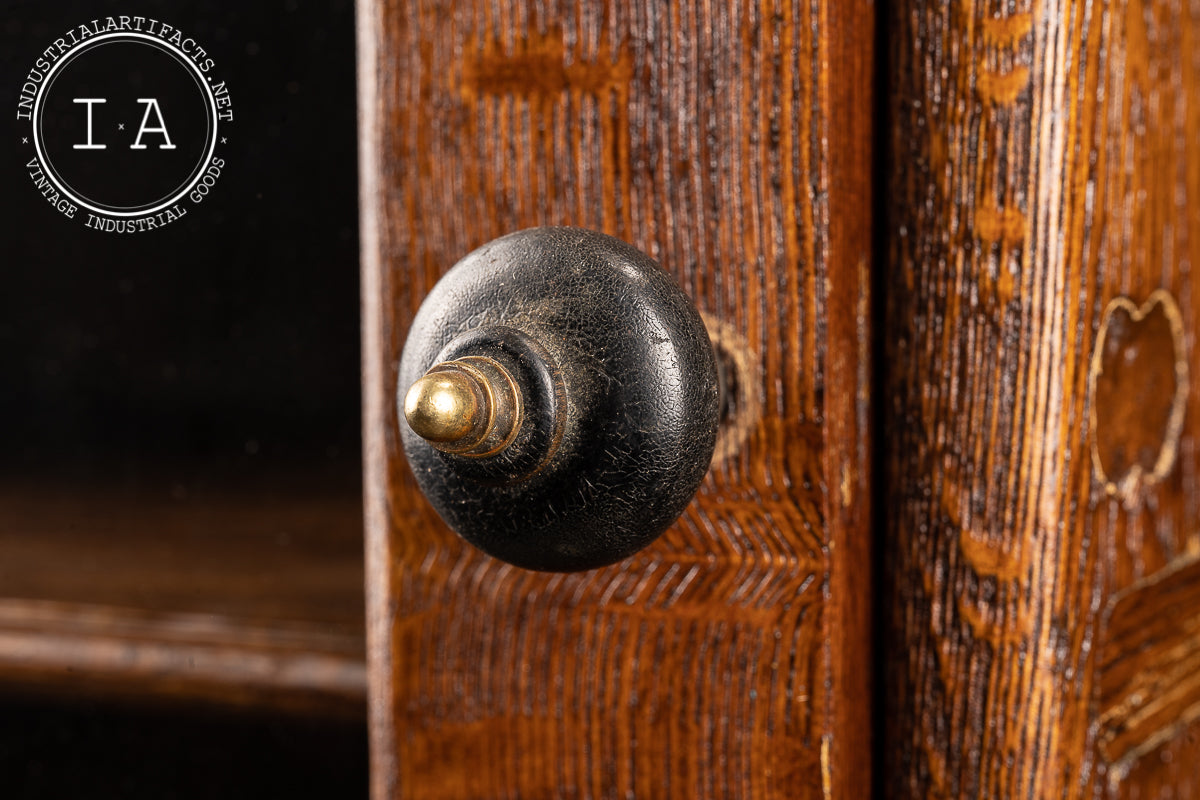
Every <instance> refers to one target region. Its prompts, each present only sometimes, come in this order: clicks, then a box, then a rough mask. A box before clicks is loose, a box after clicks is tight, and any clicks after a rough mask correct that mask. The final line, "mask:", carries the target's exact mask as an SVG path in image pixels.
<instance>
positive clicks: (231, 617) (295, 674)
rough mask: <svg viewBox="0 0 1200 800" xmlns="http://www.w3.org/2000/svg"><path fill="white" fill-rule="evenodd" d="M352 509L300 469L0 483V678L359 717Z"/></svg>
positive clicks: (357, 559)
mask: <svg viewBox="0 0 1200 800" xmlns="http://www.w3.org/2000/svg"><path fill="white" fill-rule="evenodd" d="M361 519H362V518H361V506H360V498H359V496H358V493H357V492H356V491H354V489H353V487H347V488H346V489H341V490H330V489H329V488H328V486H327V485H326V484H325V482H324V481H320V482H318V483H317V485H313V483H312V482H311V481H310V480H308V479H305V480H302V481H300V482H299V484H297V485H291V483H289V481H287V480H285V481H282V482H280V481H274V482H272V485H271V487H270V488H268V487H264V486H258V485H255V486H240V487H237V488H236V489H229V488H228V487H227V488H225V489H223V490H215V489H212V488H211V487H210V488H209V489H207V490H204V491H201V492H200V493H199V494H195V493H193V494H192V495H189V496H187V497H183V496H178V495H177V496H174V497H172V496H171V495H170V494H169V493H167V492H163V493H150V492H146V491H139V490H135V489H130V488H129V487H127V486H124V485H123V484H122V483H121V482H120V481H117V480H113V481H111V482H110V483H108V484H107V485H101V484H98V483H96V482H94V481H92V482H88V483H84V484H78V483H77V484H72V483H70V482H68V481H61V480H60V481H51V480H47V479H36V480H35V479H29V480H25V481H18V480H13V479H9V480H7V481H6V482H5V483H4V486H3V488H0V683H2V684H15V685H19V686H21V687H22V689H26V690H29V689H32V690H44V691H53V692H70V693H75V694H82V695H112V694H115V695H120V696H123V697H128V698H136V699H140V700H146V701H148V700H152V699H159V700H161V699H167V698H188V699H202V700H206V701H213V702H216V703H224V704H233V705H258V706H267V707H287V708H291V709H294V710H297V711H309V712H321V713H327V712H332V713H337V714H341V715H347V716H358V717H360V718H362V717H365V715H366V659H365V649H366V648H365V642H364V639H365V637H364V624H363V596H362V575H363V560H362V538H361V524H362V522H361Z"/></svg>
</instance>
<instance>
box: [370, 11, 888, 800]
mask: <svg viewBox="0 0 1200 800" xmlns="http://www.w3.org/2000/svg"><path fill="white" fill-rule="evenodd" d="M359 15H360V16H359V19H360V22H359V25H360V32H359V33H360V35H359V45H360V53H359V59H360V92H361V109H362V110H361V113H362V119H361V128H362V177H363V186H362V211H363V250H364V280H363V298H364V314H365V317H364V320H365V321H364V330H365V355H364V359H365V361H364V366H365V375H366V380H365V386H366V398H365V408H366V423H365V425H366V440H367V445H366V446H367V494H368V497H367V527H368V531H367V538H368V544H367V547H368V573H369V578H368V607H369V610H368V616H369V631H370V632H369V649H370V654H369V660H370V669H371V679H370V680H371V688H370V691H371V708H372V715H373V717H372V747H373V773H374V795H375V797H377V798H385V797H387V798H390V797H429V798H439V800H445V799H447V798H468V797H470V798H483V797H522V798H538V797H542V798H559V797H580V798H583V797H627V796H630V797H632V796H636V797H639V798H645V797H719V798H732V797H753V798H772V797H814V798H815V797H829V796H836V797H861V796H863V793H864V792H865V791H866V787H867V785H868V783H869V779H870V758H869V748H868V735H869V729H868V726H869V714H870V708H869V697H870V689H869V664H870V657H869V653H868V645H869V633H868V619H867V617H868V609H869V605H870V593H869V588H868V586H869V578H867V577H866V576H869V574H870V567H869V564H870V553H869V545H868V540H869V531H868V529H867V519H868V495H867V474H866V465H867V457H868V447H867V441H868V438H867V436H868V431H867V415H868V403H867V401H868V385H867V384H868V374H869V370H868V366H869V365H868V356H869V353H868V349H869V326H868V293H867V283H868V273H869V263H868V258H869V246H870V218H869V210H870V186H869V183H870V163H871V153H870V135H871V133H870V110H871V99H870V97H871V92H870V89H871V53H872V41H873V38H872V37H873V33H872V18H871V8H870V5H869V4H868V3H867V2H865V0H836V2H834V1H833V0H825V1H824V2H812V3H803V4H801V3H799V2H766V3H762V4H755V5H751V4H708V3H693V2H681V3H664V2H661V0H640V1H637V2H634V1H633V0H631V1H630V2H601V1H600V0H574V1H572V0H548V2H539V3H532V2H525V1H524V0H494V1H492V2H482V0H469V1H468V2H457V3H451V2H434V1H433V0H414V1H413V2H405V3H395V2H385V1H384V0H368V1H367V2H363V3H361V4H360V7H359ZM545 224H571V225H577V226H582V227H588V228H594V229H598V230H602V231H604V232H607V233H610V234H613V235H615V236H618V237H620V238H622V239H625V240H627V241H629V242H631V243H632V244H634V245H636V246H638V247H640V248H642V249H643V250H645V251H646V252H648V253H650V254H651V255H652V256H654V257H655V258H656V259H658V260H659V261H660V262H661V263H662V264H663V266H664V267H665V268H666V269H667V270H669V271H670V272H671V273H672V274H673V275H674V276H675V277H676V278H677V279H678V280H679V281H680V282H681V284H682V285H683V287H684V289H685V290H686V291H687V292H688V293H689V294H690V295H691V296H692V297H693V298H694V299H695V300H696V302H697V304H698V305H699V307H700V308H701V309H702V311H703V312H704V313H705V315H706V320H707V321H708V323H709V325H710V329H711V333H712V335H713V338H714V340H716V342H717V344H718V347H719V349H720V350H721V351H722V355H723V358H724V359H725V360H726V362H727V363H728V364H729V365H730V366H731V368H732V369H733V370H734V372H735V373H736V381H735V385H734V387H733V391H732V393H731V396H732V398H733V402H732V406H733V408H732V412H731V417H732V418H731V420H730V421H729V424H728V425H727V429H726V432H725V433H724V434H723V436H724V438H723V441H722V442H721V443H719V444H718V457H717V459H716V460H715V462H714V465H713V468H712V470H711V472H710V474H709V477H708V478H707V480H706V482H705V484H704V486H703V487H702V489H701V491H700V495H699V497H698V498H697V500H696V501H694V502H693V503H692V505H691V506H690V507H689V508H688V510H687V511H686V512H685V514H684V517H683V518H682V520H681V521H680V522H679V523H677V524H676V525H675V526H674V527H673V528H671V529H670V530H669V531H668V532H667V533H666V534H665V535H664V536H663V537H662V538H661V539H660V540H659V541H658V542H656V543H655V544H654V545H652V546H651V547H650V548H648V549H647V550H646V551H644V552H643V553H642V554H640V555H638V556H635V557H634V558H632V559H630V560H628V561H626V562H624V563H622V564H619V565H617V566H615V567H612V568H607V569H602V570H597V571H592V572H586V573H578V574H557V575H556V574H541V573H532V572H525V571H522V570H519V569H516V568H513V567H509V566H506V565H505V564H502V563H500V562H498V561H494V560H492V559H490V558H488V557H486V556H484V555H482V554H481V553H479V552H477V551H475V550H473V549H472V548H470V547H469V546H467V545H465V544H463V543H462V542H461V541H460V540H458V539H457V538H456V537H455V536H454V535H453V534H452V533H451V532H450V531H449V530H448V529H447V528H446V526H445V525H444V524H443V523H442V522H441V521H440V520H439V519H438V518H437V516H436V515H435V514H434V513H433V511H432V510H431V509H430V507H429V506H428V504H427V503H426V502H425V500H424V499H423V498H422V497H421V495H420V494H419V492H418V491H417V488H416V486H415V483H414V481H413V479H412V477H411V475H410V473H409V471H408V467H407V466H406V464H405V461H404V458H403V454H402V453H401V450H400V447H399V443H398V440H397V431H398V424H399V422H398V419H397V414H396V410H395V394H394V393H395V385H394V384H395V380H396V372H395V368H396V362H397V359H398V356H399V353H400V349H401V346H402V343H403V338H404V335H405V332H406V330H407V328H408V325H409V322H410V320H411V319H412V316H413V314H414V313H415V312H416V310H417V308H418V306H419V305H420V302H421V300H422V298H423V297H424V296H425V294H426V293H427V292H428V290H429V289H430V287H431V286H432V285H433V284H434V282H435V281H436V280H437V278H438V277H439V276H440V275H441V274H442V273H443V272H444V271H445V270H447V269H448V268H449V267H450V266H451V265H452V264H453V263H454V262H455V261H456V260H457V259H459V258H460V257H462V256H463V255H465V254H466V253H468V252H470V251H471V250H472V249H474V248H475V247H477V246H479V245H480V244H482V243H484V242H486V241H488V240H490V239H492V238H495V237H497V236H500V235H502V234H505V233H508V232H511V231H514V230H518V229H521V228H525V227H529V226H533V225H545Z"/></svg>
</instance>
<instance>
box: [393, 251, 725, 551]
mask: <svg viewBox="0 0 1200 800" xmlns="http://www.w3.org/2000/svg"><path fill="white" fill-rule="evenodd" d="M398 389H399V392H398V403H399V410H400V412H401V415H402V416H403V417H404V419H405V420H406V421H407V424H404V425H401V435H402V439H403V444H404V452H405V454H406V455H407V456H408V462H409V464H410V466H411V467H412V470H413V473H414V475H415V476H416V479H417V482H418V483H419V484H420V486H421V490H422V491H423V492H424V493H425V496H426V497H427V498H428V499H429V501H430V502H431V503H432V504H433V506H434V508H436V509H437V511H438V513H439V514H440V515H441V516H442V518H443V519H444V520H445V521H446V522H447V523H448V524H449V525H450V526H451V527H452V528H454V530H456V531H457V532H458V533H459V534H460V535H461V536H462V537H463V538H465V539H466V540H467V541H469V542H471V543H472V544H474V545H476V546H477V547H479V548H481V549H482V550H484V551H485V552H487V553H489V554H491V555H493V556H495V557H497V558H500V559H503V560H505V561H507V562H509V563H511V564H515V565H517V566H520V567H526V568H529V569H538V570H555V571H572V570H581V569H591V568H593V567H598V566H603V565H605V564H611V563H613V562H616V561H620V560H621V559H623V558H625V557H627V556H629V555H632V554H633V553H635V552H637V551H638V550H639V549H641V548H642V547H644V546H646V545H647V544H649V543H650V542H651V541H653V540H654V539H655V538H657V537H658V535H659V534H661V533H662V532H663V531H664V530H666V528H667V527H668V526H669V525H670V524H671V523H672V522H674V521H675V519H676V518H677V517H678V516H679V514H680V513H681V512H682V511H683V509H684V507H685V506H686V505H687V504H688V502H689V501H690V500H691V498H692V496H693V495H694V494H695V492H696V489H697V487H698V486H699V485H700V482H701V480H703V478H704V474H705V473H706V472H707V470H708V465H709V461H710V460H711V458H712V453H713V445H714V443H715V441H716V434H717V422H718V389H717V369H716V362H715V359H714V357H713V350H712V345H711V344H710V342H709V339H708V334H707V331H706V330H705V327H704V323H703V322H702V321H701V319H700V315H699V313H698V312H697V311H696V308H695V306H694V305H693V304H692V302H691V301H690V300H689V299H688V297H687V296H686V295H685V294H684V293H683V291H682V290H681V289H680V288H679V287H678V286H677V285H676V284H675V282H674V281H673V280H672V279H671V277H670V276H669V275H668V274H667V273H666V272H664V271H663V269H662V268H661V267H659V266H658V264H656V263H655V262H654V261H653V260H652V259H650V258H649V257H648V256H647V255H645V254H644V253H642V252H641V251H639V250H637V249H636V248H634V247H632V246H630V245H628V244H626V243H624V242H622V241H620V240H618V239H614V238H612V237H611V236H606V235H604V234H601V233H596V232H594V231H587V230H581V229H578V228H532V229H530V230H525V231H520V232H518V233H514V234H510V235H508V236H505V237H503V238H500V239H497V240H495V241H493V242H491V243H489V244H486V245H484V246H483V247H481V248H479V249H478V250H476V251H475V252H473V253H471V254H470V255H468V256H466V257H465V258H463V259H462V260H461V261H460V262H458V264H456V265H455V266H454V268H453V269H451V270H450V271H449V272H448V273H447V274H446V276H445V277H443V278H442V280H441V281H439V282H438V284H437V286H435V287H434V288H433V291H432V292H430V294H429V296H428V297H427V298H426V299H425V302H424V304H423V305H422V306H421V310H420V311H419V312H418V314H417V316H416V319H415V320H414V321H413V325H412V328H411V329H410V331H409V334H408V340H407V343H406V344H405V346H404V352H403V355H402V356H401V361H400V376H399V387H398Z"/></svg>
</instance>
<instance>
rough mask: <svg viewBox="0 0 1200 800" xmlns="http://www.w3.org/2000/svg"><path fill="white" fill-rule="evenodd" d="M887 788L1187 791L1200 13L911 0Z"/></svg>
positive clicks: (900, 217)
mask: <svg viewBox="0 0 1200 800" xmlns="http://www.w3.org/2000/svg"><path fill="white" fill-rule="evenodd" d="M890 13H891V17H890V19H888V20H886V24H887V27H888V30H889V31H890V34H889V37H890V39H891V42H892V49H891V52H890V54H889V61H888V64H889V70H888V73H889V76H890V78H889V80H890V84H891V98H890V115H889V116H890V125H891V135H890V137H889V141H888V143H887V146H888V147H889V149H890V150H891V151H892V157H891V159H890V161H891V168H890V170H889V171H890V175H891V179H890V186H889V187H888V197H889V198H891V200H890V202H891V203H892V204H893V213H892V215H891V220H890V222H889V224H888V225H887V227H886V229H885V233H886V236H887V241H888V244H889V247H890V262H891V263H890V268H889V270H888V274H887V278H886V281H884V282H883V283H885V284H886V294H887V309H888V310H887V319H886V323H885V326H884V327H885V330H886V332H887V336H886V337H885V341H886V347H885V349H884V357H883V359H882V364H881V367H883V368H884V369H885V370H886V383H885V385H886V386H887V393H886V394H885V398H886V399H885V400H884V401H883V403H884V406H885V411H886V414H885V419H886V424H885V425H884V426H883V430H884V431H885V434H884V435H885V442H884V445H883V447H882V448H881V450H882V451H883V452H885V453H886V454H887V455H886V458H885V459H884V460H883V463H882V464H880V465H879V466H880V468H879V470H878V471H877V472H876V476H877V479H878V480H880V481H882V482H883V484H884V486H885V490H884V496H885V497H886V501H887V502H886V507H887V512H886V513H885V514H882V515H881V518H880V525H881V528H882V539H881V541H882V542H883V543H884V545H885V547H886V558H887V560H886V563H887V565H888V569H887V574H888V575H889V576H890V579H889V586H888V588H887V589H886V591H885V595H884V596H885V604H886V605H885V606H884V607H886V608H888V609H889V611H888V613H887V614H885V615H881V617H882V618H881V620H880V623H881V625H882V626H883V629H884V631H886V637H887V638H886V642H887V646H886V648H885V652H886V655H887V659H886V664H885V670H884V672H883V676H884V677H883V678H882V680H883V681H884V685H885V689H884V692H883V694H882V696H883V697H886V698H887V703H886V705H885V717H884V718H885V720H886V724H885V727H884V730H883V734H884V741H885V742H886V747H885V748H884V750H883V752H884V753H886V757H885V759H884V760H885V763H884V769H885V771H886V773H887V776H888V777H887V780H886V781H885V782H884V783H885V785H886V786H887V787H888V788H889V790H890V791H889V792H888V795H889V796H894V797H997V798H1000V797H1004V798H1007V797H1038V798H1042V797H1053V798H1083V797H1088V798H1091V797H1112V798H1117V797H1130V798H1132V797H1142V798H1149V797H1153V798H1167V797H1174V798H1186V797H1195V796H1197V795H1198V794H1200V602H1198V601H1200V484H1198V483H1197V480H1198V477H1200V469H1198V468H1200V448H1198V439H1197V436H1198V434H1200V428H1198V427H1197V425H1198V423H1200V416H1198V413H1200V408H1198V407H1197V402H1198V398H1197V393H1196V392H1195V391H1193V390H1192V389H1191V385H1190V384H1191V381H1192V380H1193V378H1192V376H1195V375H1197V374H1200V362H1198V361H1197V351H1196V340H1195V336H1196V321H1195V320H1196V317H1195V315H1196V310H1197V308H1198V304H1200V283H1198V282H1197V280H1196V279H1195V277H1194V271H1195V268H1196V265H1197V264H1200V147H1197V144H1198V142H1197V136H1200V7H1198V6H1197V4H1196V3H1194V2H1193V3H1185V2H1176V1H1175V0H1114V2H1108V3H1073V2H1065V0H1061V1H1056V0H1047V2H1039V3H1034V2H1025V1H1024V0H1018V1H1017V2H1015V3H993V2H977V1H974V0H967V1H966V2H957V3H943V2H940V0H939V1H938V2H933V0H901V2H898V3H896V4H894V6H893V8H892V10H891V12H890Z"/></svg>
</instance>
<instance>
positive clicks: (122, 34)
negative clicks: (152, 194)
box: [30, 31, 218, 217]
mask: <svg viewBox="0 0 1200 800" xmlns="http://www.w3.org/2000/svg"><path fill="white" fill-rule="evenodd" d="M120 38H133V39H144V40H146V41H147V42H149V43H150V44H151V46H157V45H162V46H163V47H166V48H167V49H168V50H171V51H172V52H174V53H176V54H177V55H178V56H179V58H180V60H182V61H183V62H184V63H185V64H186V65H187V66H189V67H191V69H192V71H193V72H194V73H195V74H196V77H198V78H199V79H200V86H201V87H202V88H203V89H204V93H205V95H206V96H207V97H208V108H209V111H211V112H212V120H211V121H212V136H211V137H210V140H209V143H208V152H207V153H205V155H204V158H203V159H201V161H200V163H201V164H207V163H209V162H210V161H211V160H212V155H213V151H215V150H216V148H217V139H218V135H217V122H218V120H217V101H216V98H215V97H213V93H212V87H211V86H209V85H208V79H207V77H206V76H205V75H204V73H203V72H201V71H200V68H199V67H197V66H196V63H195V62H194V61H192V59H191V58H190V57H189V56H188V54H187V53H185V52H183V51H182V50H180V49H179V48H177V47H175V46H173V45H172V44H171V43H170V42H168V41H166V40H165V39H163V38H162V37H159V36H152V35H150V34H148V33H140V32H138V31H118V32H116V33H104V34H101V35H99V36H97V37H95V38H91V39H86V40H84V41H83V42H80V43H79V44H77V45H75V47H72V48H71V49H70V50H68V51H67V53H68V54H69V53H71V52H73V51H75V50H77V49H79V48H81V47H83V46H84V45H87V46H88V47H89V48H90V47H91V46H92V45H98V44H104V40H105V39H120ZM70 60H71V59H69V58H66V57H65V55H64V57H62V58H59V59H58V61H56V62H54V66H52V67H51V68H50V70H49V71H48V72H47V73H46V77H45V78H43V79H42V86H43V91H40V92H38V94H37V99H36V100H34V102H33V114H32V117H33V118H32V122H31V125H30V128H32V130H33V146H34V149H35V150H36V151H37V156H38V159H39V160H40V161H41V163H42V164H45V165H47V166H51V162H50V160H49V159H48V158H46V154H45V153H44V152H43V151H42V143H41V141H40V140H39V139H38V123H39V121H40V117H39V115H38V112H39V110H40V108H41V105H42V98H43V97H44V96H45V95H46V94H47V90H48V89H49V87H50V83H51V78H52V76H53V75H54V73H55V71H56V70H57V69H58V68H59V67H61V66H63V65H64V64H66V63H67V62H69V61H70ZM51 172H53V167H52V166H51V169H49V170H43V174H44V175H45V176H46V179H47V180H49V181H50V182H51V183H52V184H54V188H55V189H57V190H58V191H59V192H61V193H62V194H64V195H65V196H67V197H69V198H70V199H71V200H73V201H75V202H76V203H78V204H79V205H80V206H82V207H83V208H86V209H88V210H89V211H94V212H96V213H97V214H103V215H104V216H106V217H145V216H149V215H151V214H157V213H158V212H159V211H162V210H163V209H164V208H168V207H170V206H172V205H174V204H175V203H176V202H178V201H179V199H180V198H181V197H185V196H186V195H187V193H188V192H190V191H191V190H192V189H193V188H194V187H195V186H196V184H198V183H199V182H200V179H201V178H203V177H204V169H203V168H201V169H200V170H199V172H198V173H197V175H196V177H195V179H193V180H192V181H191V182H189V183H188V184H187V186H185V187H184V188H183V190H182V191H180V192H177V193H176V194H174V195H172V196H171V198H170V199H169V200H167V201H166V202H165V203H161V204H159V205H157V206H155V207H154V208H149V209H143V210H141V211H130V212H121V211H112V210H110V209H106V208H99V207H96V206H93V205H91V204H90V203H86V202H84V201H83V200H80V199H79V198H78V197H76V196H75V195H74V194H72V193H71V192H69V191H67V190H66V189H65V188H64V187H63V186H62V185H61V184H60V181H59V180H58V179H57V176H56V175H52V174H51Z"/></svg>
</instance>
